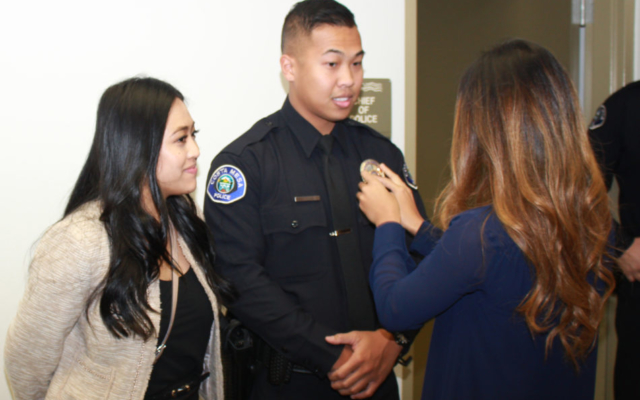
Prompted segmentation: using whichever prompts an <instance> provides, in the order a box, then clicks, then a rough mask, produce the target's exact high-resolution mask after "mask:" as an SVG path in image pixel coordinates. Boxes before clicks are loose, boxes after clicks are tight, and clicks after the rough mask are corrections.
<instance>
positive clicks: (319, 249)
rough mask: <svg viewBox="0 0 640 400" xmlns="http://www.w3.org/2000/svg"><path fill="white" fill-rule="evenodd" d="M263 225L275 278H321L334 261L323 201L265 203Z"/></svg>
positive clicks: (268, 263)
mask: <svg viewBox="0 0 640 400" xmlns="http://www.w3.org/2000/svg"><path fill="white" fill-rule="evenodd" d="M260 218H261V222H262V229H263V233H264V235H265V238H266V240H267V242H268V245H267V249H268V251H267V254H266V256H265V267H266V269H267V271H268V273H269V275H271V276H272V277H274V278H282V279H285V280H292V279H293V280H300V279H303V280H306V279H308V278H312V277H313V278H317V277H318V276H319V275H322V274H324V273H325V272H326V270H327V268H328V266H329V265H330V257H331V253H330V251H331V249H330V248H329V241H328V238H329V230H328V228H327V217H326V213H325V209H324V205H323V203H322V202H321V201H310V202H302V203H293V202H292V203H290V204H281V205H276V206H270V207H263V208H262V210H261V212H260Z"/></svg>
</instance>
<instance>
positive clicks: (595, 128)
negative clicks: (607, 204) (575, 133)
mask: <svg viewBox="0 0 640 400" xmlns="http://www.w3.org/2000/svg"><path fill="white" fill-rule="evenodd" d="M589 136H590V138H591V142H592V144H593V149H594V151H595V153H596V157H597V158H598V161H599V162H600V164H601V166H602V169H603V172H604V176H605V182H606V184H607V189H609V188H611V184H612V182H613V178H614V177H615V179H616V181H617V182H618V186H619V187H620V197H619V202H618V204H619V209H620V222H621V224H622V232H623V236H624V240H623V242H622V243H621V245H622V246H624V247H628V246H629V245H630V244H631V242H632V241H633V239H634V238H635V237H638V236H640V82H634V83H630V84H629V85H627V86H625V87H623V88H622V89H620V90H618V91H617V92H615V93H614V94H612V95H611V96H610V97H609V98H608V99H607V100H606V101H605V102H604V104H602V105H601V106H600V108H598V111H597V112H596V116H595V117H594V119H593V121H592V123H591V126H590V127H589Z"/></svg>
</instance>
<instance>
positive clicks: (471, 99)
mask: <svg viewBox="0 0 640 400" xmlns="http://www.w3.org/2000/svg"><path fill="white" fill-rule="evenodd" d="M489 204H491V205H492V207H493V212H494V213H495V214H496V215H497V217H498V218H499V219H500V221H501V222H502V224H503V226H504V228H505V229H506V231H507V233H508V234H509V236H510V237H511V238H512V239H513V240H514V242H515V243H516V245H517V246H518V247H519V248H520V249H521V250H522V252H523V253H524V255H525V257H526V258H527V260H528V261H529V263H530V265H531V267H532V274H533V281H534V283H533V286H532V288H531V290H530V291H529V293H528V294H527V296H526V297H525V298H524V299H523V301H522V302H521V303H520V305H519V307H518V308H517V311H518V312H519V313H521V314H522V315H523V316H524V319H525V321H526V323H527V325H528V327H529V329H530V331H531V332H532V334H543V333H546V334H548V335H547V338H546V350H547V352H548V351H549V349H550V348H551V346H552V343H553V341H554V340H555V339H556V338H557V339H559V340H560V343H561V344H562V346H563V347H564V350H565V354H566V356H567V358H568V360H570V361H571V362H572V363H573V364H574V366H575V367H576V368H578V365H579V361H581V360H583V359H584V358H585V357H586V356H587V354H589V352H590V351H591V350H592V349H593V346H594V344H595V340H596V338H597V329H598V325H599V323H600V321H601V319H602V315H603V309H604V304H605V302H606V300H607V298H608V297H609V296H610V295H611V292H612V291H613V287H614V279H613V274H612V272H611V269H610V263H609V255H608V254H609V252H608V238H609V234H610V231H611V223H612V221H611V214H610V212H609V206H608V198H607V190H606V188H605V185H604V181H603V178H602V176H601V174H600V170H599V169H598V164H597V162H596V159H595V156H594V154H593V151H592V149H591V146H590V144H589V140H588V136H587V131H586V128H585V126H584V123H583V119H582V114H581V111H580V107H579V104H578V100H577V96H576V92H575V89H574V88H573V86H572V84H571V81H570V79H569V76H568V74H567V73H566V71H565V70H564V69H563V68H562V66H561V65H560V63H559V62H558V61H557V60H556V59H555V57H554V56H553V55H552V54H551V53H550V52H549V51H547V50H546V49H544V48H542V47H540V46H538V45H535V44H533V43H530V42H526V41H523V40H512V41H509V42H506V43H504V44H502V45H499V46H497V47H495V48H493V49H492V50H490V51H488V52H486V53H484V54H483V55H482V56H481V57H480V58H479V59H478V60H477V61H476V62H475V63H473V64H472V65H471V67H469V69H468V70H467V71H466V73H465V74H464V76H463V78H462V80H461V82H460V86H459V88H458V97H457V101H456V114H455V123H454V132H453V143H452V149H451V181H450V182H449V184H448V185H447V186H446V188H445V189H444V191H443V192H442V193H441V194H440V196H439V197H438V200H437V202H436V212H435V218H434V220H435V222H436V224H438V225H439V226H440V227H442V228H443V229H445V228H446V227H447V226H448V225H449V222H450V221H451V219H452V218H453V217H454V216H455V215H457V214H459V213H461V212H463V211H465V210H468V209H470V208H474V207H479V206H484V205H489ZM596 285H601V287H603V288H604V290H601V291H598V290H596Z"/></svg>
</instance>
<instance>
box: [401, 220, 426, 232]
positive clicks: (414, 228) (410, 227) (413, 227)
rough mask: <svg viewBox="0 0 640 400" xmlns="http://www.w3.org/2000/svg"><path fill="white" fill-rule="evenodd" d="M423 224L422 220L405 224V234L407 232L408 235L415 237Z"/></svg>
mask: <svg viewBox="0 0 640 400" xmlns="http://www.w3.org/2000/svg"><path fill="white" fill-rule="evenodd" d="M423 223H424V218H422V217H421V218H415V219H413V220H411V221H409V222H407V224H406V226H405V227H404V229H406V230H407V232H409V233H410V234H412V235H413V236H415V235H416V234H417V233H418V231H419V230H420V227H421V226H422V224H423Z"/></svg>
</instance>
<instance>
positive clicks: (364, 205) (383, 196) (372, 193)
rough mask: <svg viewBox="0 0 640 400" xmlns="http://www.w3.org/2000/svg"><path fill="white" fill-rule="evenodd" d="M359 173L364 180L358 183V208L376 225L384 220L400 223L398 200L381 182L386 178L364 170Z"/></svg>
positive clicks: (384, 221)
mask: <svg viewBox="0 0 640 400" xmlns="http://www.w3.org/2000/svg"><path fill="white" fill-rule="evenodd" d="M360 174H361V175H362V179H363V180H364V182H360V183H359V184H358V186H359V187H360V191H359V192H358V194H357V197H358V201H359V202H360V209H361V210H362V212H363V213H364V214H365V215H366V216H367V218H369V221H371V222H373V224H374V225H375V226H376V227H378V226H380V225H382V224H384V223H386V222H397V223H400V221H401V220H400V208H399V206H398V201H397V200H396V198H395V196H394V195H393V194H392V193H390V192H389V191H388V190H387V188H386V187H385V186H384V184H383V183H382V182H381V181H382V180H383V179H386V180H388V179H387V178H380V177H379V176H377V175H373V174H372V173H370V172H365V171H363V172H361V173H360ZM376 178H377V179H376Z"/></svg>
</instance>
